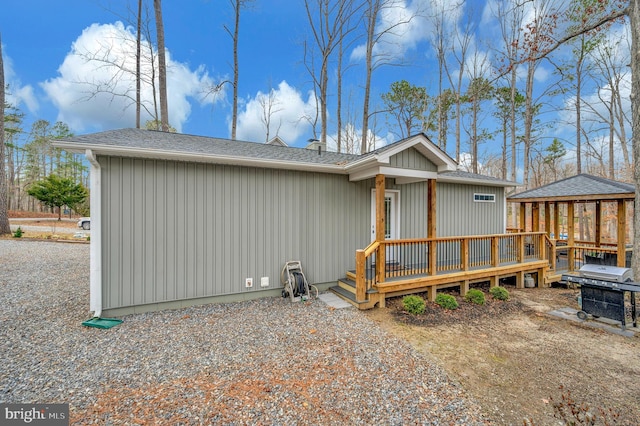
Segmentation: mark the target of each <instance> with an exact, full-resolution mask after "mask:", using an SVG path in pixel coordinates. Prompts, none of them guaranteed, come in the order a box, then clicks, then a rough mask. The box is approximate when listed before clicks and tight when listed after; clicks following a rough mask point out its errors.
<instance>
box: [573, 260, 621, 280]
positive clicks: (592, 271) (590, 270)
mask: <svg viewBox="0 0 640 426" xmlns="http://www.w3.org/2000/svg"><path fill="white" fill-rule="evenodd" d="M580 276H581V277H584V278H591V279H595V280H605V281H614V282H619V283H623V282H627V281H633V270H632V269H631V268H621V267H619V266H609V265H594V264H590V263H587V264H586V265H583V266H582V268H580Z"/></svg>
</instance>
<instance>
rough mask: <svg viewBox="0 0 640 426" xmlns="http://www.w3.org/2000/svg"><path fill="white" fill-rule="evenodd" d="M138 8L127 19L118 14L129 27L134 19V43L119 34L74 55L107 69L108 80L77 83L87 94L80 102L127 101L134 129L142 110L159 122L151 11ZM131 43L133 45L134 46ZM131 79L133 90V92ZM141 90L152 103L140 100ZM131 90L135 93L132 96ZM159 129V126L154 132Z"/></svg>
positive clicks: (139, 124)
mask: <svg viewBox="0 0 640 426" xmlns="http://www.w3.org/2000/svg"><path fill="white" fill-rule="evenodd" d="M138 6H139V7H138V10H137V11H136V12H135V13H134V12H133V11H129V12H130V14H129V15H128V16H121V15H117V16H118V17H119V18H121V19H122V20H123V21H124V22H128V23H129V25H131V26H134V22H133V20H132V18H131V15H133V16H135V17H136V18H135V21H136V22H135V26H136V27H137V28H138V34H137V35H136V40H135V41H134V40H132V38H131V37H130V35H129V33H128V32H122V33H121V34H117V35H115V36H113V37H108V38H103V39H101V40H99V42H98V45H97V48H94V46H92V49H91V50H85V51H83V50H81V49H80V48H79V47H78V48H77V49H76V51H75V54H76V55H77V56H79V57H80V58H82V59H83V60H84V61H85V62H91V63H93V64H94V65H95V67H96V69H98V70H100V69H106V70H108V72H107V74H108V77H106V78H105V79H100V78H96V77H95V76H91V78H87V79H86V80H84V81H77V83H78V84H80V85H83V86H86V87H87V90H86V91H85V94H86V95H85V96H84V97H83V98H82V99H81V100H83V101H89V100H91V99H93V98H95V97H97V96H99V95H105V94H106V95H108V96H110V97H111V98H112V99H115V98H123V99H126V100H127V101H129V102H130V104H127V105H126V106H125V108H128V107H129V106H130V105H131V104H135V105H136V126H139V127H142V124H141V117H140V114H141V113H142V111H144V112H145V113H146V114H147V115H149V116H150V117H151V120H152V121H153V122H156V121H157V122H158V123H161V121H160V114H159V112H158V90H157V86H158V85H157V83H156V74H157V66H156V60H157V54H156V53H157V52H156V50H155V47H154V45H153V44H152V42H151V40H152V38H153V34H152V28H151V25H152V20H151V17H150V14H151V12H150V9H149V8H148V6H147V4H146V3H145V7H144V8H142V9H141V6H142V2H140V3H138ZM134 43H135V46H133V44H134ZM129 48H131V49H135V52H136V54H135V56H136V61H135V66H134V65H133V62H132V61H130V60H128V59H129V58H128V56H127V55H128V50H129ZM143 49H144V50H143ZM122 50H124V51H125V52H124V55H125V56H123V54H122V52H121V51H122ZM132 56H133V55H132ZM134 80H135V89H133V81H134ZM123 82H132V83H131V85H127V84H126V83H124V84H123ZM144 87H149V88H150V91H149V92H150V93H151V97H152V98H151V101H145V100H143V99H142V90H143V89H144ZM134 90H135V94H133V91H134ZM138 109H139V111H138ZM139 121H140V122H139ZM159 129H160V127H158V129H157V130H159Z"/></svg>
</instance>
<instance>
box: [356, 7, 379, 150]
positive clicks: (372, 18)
mask: <svg viewBox="0 0 640 426" xmlns="http://www.w3.org/2000/svg"><path fill="white" fill-rule="evenodd" d="M378 1H379V0H373V2H371V3H370V6H369V11H368V14H369V16H368V17H367V20H368V22H367V53H366V68H367V70H366V72H367V74H366V79H365V84H364V100H363V108H362V143H361V144H360V154H364V153H366V152H367V151H368V149H367V148H368V142H367V137H368V133H369V97H370V96H371V74H372V73H373V64H372V62H373V58H372V56H373V37H374V34H375V26H376V17H377V15H378V9H377V4H378Z"/></svg>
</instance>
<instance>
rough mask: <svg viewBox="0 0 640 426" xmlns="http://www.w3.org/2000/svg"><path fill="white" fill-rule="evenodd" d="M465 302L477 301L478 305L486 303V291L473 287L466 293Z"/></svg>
mask: <svg viewBox="0 0 640 426" xmlns="http://www.w3.org/2000/svg"><path fill="white" fill-rule="evenodd" d="M464 300H465V302H470V303H475V304H476V305H484V293H483V292H482V290H478V289H477V288H472V289H471V290H469V291H468V292H467V294H465V295H464Z"/></svg>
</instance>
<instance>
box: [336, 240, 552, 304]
mask: <svg viewBox="0 0 640 426" xmlns="http://www.w3.org/2000/svg"><path fill="white" fill-rule="evenodd" d="M548 246H549V244H548V243H547V240H546V236H545V234H544V233H540V232H537V233H514V234H499V235H481V236H466V237H448V238H426V239H413V240H395V241H382V242H374V243H372V244H371V245H370V246H369V247H367V248H366V249H364V250H358V252H357V253H356V269H355V270H354V271H349V272H347V274H346V276H345V278H342V279H340V280H338V285H337V286H335V287H333V288H332V290H333V291H334V292H335V293H336V294H338V295H340V296H341V297H343V298H344V299H346V300H348V301H349V302H351V303H352V304H353V305H355V306H357V307H358V308H360V309H370V308H372V307H374V306H376V305H378V306H381V307H383V306H384V305H385V299H386V298H387V297H391V296H398V295H404V294H410V293H421V292H426V293H427V294H428V298H429V299H430V300H435V297H436V292H437V290H438V289H442V288H447V287H452V286H459V287H460V292H461V294H463V295H464V294H466V292H467V291H468V289H469V285H470V284H473V283H476V282H486V281H488V282H490V284H491V286H496V285H498V283H499V279H500V278H505V277H515V278H516V285H517V286H518V287H524V278H525V274H531V276H532V278H534V280H535V281H536V283H537V284H536V285H539V286H542V285H544V283H545V276H546V273H547V269H548V268H549V261H548V259H547V257H548V255H547V247H548ZM382 265H384V267H383V266H382Z"/></svg>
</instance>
